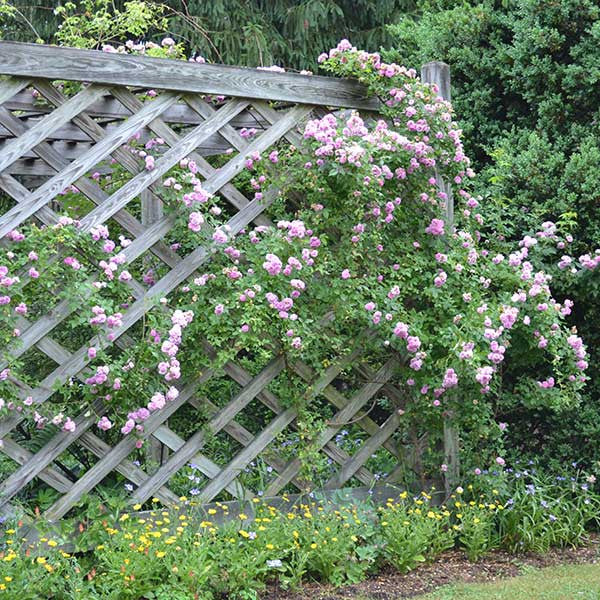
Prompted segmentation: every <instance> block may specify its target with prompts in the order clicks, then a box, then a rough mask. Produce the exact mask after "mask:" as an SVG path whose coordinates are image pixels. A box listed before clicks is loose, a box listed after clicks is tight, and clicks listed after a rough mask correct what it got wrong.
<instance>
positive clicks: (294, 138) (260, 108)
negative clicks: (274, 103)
mask: <svg viewBox="0 0 600 600" xmlns="http://www.w3.org/2000/svg"><path fill="white" fill-rule="evenodd" d="M253 106H254V108H255V109H256V110H257V112H258V114H259V115H261V116H262V117H263V118H264V119H265V120H266V121H267V122H268V123H271V124H274V123H277V121H278V120H279V118H280V117H279V115H278V112H277V111H276V110H275V109H273V108H271V107H270V106H269V104H268V103H267V102H254V103H253ZM285 138H286V139H287V140H288V141H289V142H290V143H291V144H292V146H294V147H296V148H301V147H302V136H301V135H300V134H299V133H298V132H297V131H288V132H287V133H286V134H285Z"/></svg>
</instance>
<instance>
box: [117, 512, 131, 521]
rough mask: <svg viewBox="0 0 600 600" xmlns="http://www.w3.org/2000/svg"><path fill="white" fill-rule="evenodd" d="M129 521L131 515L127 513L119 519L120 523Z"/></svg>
mask: <svg viewBox="0 0 600 600" xmlns="http://www.w3.org/2000/svg"><path fill="white" fill-rule="evenodd" d="M127 519H129V515H128V514H127V513H125V514H122V515H121V516H120V517H119V521H127Z"/></svg>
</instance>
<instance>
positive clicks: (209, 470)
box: [150, 425, 254, 500]
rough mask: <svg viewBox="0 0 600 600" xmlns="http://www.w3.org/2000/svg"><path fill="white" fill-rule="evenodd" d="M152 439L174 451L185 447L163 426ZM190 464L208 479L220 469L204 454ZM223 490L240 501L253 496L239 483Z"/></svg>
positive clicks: (198, 455) (172, 432) (195, 457)
mask: <svg viewBox="0 0 600 600" xmlns="http://www.w3.org/2000/svg"><path fill="white" fill-rule="evenodd" d="M152 437H153V438H156V439H157V440H160V442H161V443H162V444H164V445H165V446H167V447H169V448H170V449H171V450H174V451H177V450H179V448H181V447H182V446H184V445H185V440H183V439H181V438H180V437H179V436H178V435H177V434H176V433H175V432H174V431H172V430H171V429H169V428H168V427H166V426H165V425H161V426H160V427H159V428H158V429H157V430H156V431H155V432H154V434H153V435H152ZM150 439H152V438H150ZM190 462H191V463H193V464H195V465H196V466H197V467H198V469H199V470H200V471H201V472H202V473H204V475H206V476H207V477H208V478H210V479H213V478H214V477H217V476H218V475H219V473H220V472H221V467H219V465H217V464H216V463H214V462H213V461H212V460H210V458H208V457H207V456H205V455H204V454H200V453H199V454H196V456H194V457H192V459H191V461H190ZM224 489H226V490H227V491H228V492H229V493H230V494H231V495H232V496H233V497H234V498H238V499H240V500H248V499H250V498H253V497H254V494H253V493H252V492H251V491H250V490H249V489H248V488H246V487H244V486H243V485H242V484H241V483H240V482H239V481H230V482H229V483H228V484H227V485H226V486H225V488H224Z"/></svg>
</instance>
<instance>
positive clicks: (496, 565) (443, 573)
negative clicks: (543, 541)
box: [263, 535, 600, 600]
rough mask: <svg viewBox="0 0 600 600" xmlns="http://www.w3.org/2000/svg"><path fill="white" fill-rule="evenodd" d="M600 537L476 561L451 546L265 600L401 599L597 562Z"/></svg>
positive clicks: (269, 595) (274, 591) (268, 595)
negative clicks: (407, 567) (404, 563)
mask: <svg viewBox="0 0 600 600" xmlns="http://www.w3.org/2000/svg"><path fill="white" fill-rule="evenodd" d="M599 544H600V538H599V537H598V536H597V535H592V536H590V541H589V543H588V544H586V545H585V546H582V547H580V548H553V549H551V550H550V551H548V552H547V553H545V554H534V553H526V554H523V555H514V554H510V553H508V552H504V551H495V552H491V553H490V554H488V555H487V556H485V557H484V558H483V559H482V560H480V561H478V562H476V563H473V562H470V561H468V560H467V558H466V556H465V554H464V553H463V552H461V551H458V550H450V551H448V552H445V553H444V554H443V555H441V556H440V557H439V558H438V559H437V560H435V561H434V562H432V563H429V564H426V565H423V566H421V567H419V568H418V569H415V570H414V571H411V572H410V573H407V574H401V573H399V572H398V571H396V570H394V569H391V568H389V569H386V570H384V571H382V572H380V573H378V574H377V575H376V576H374V577H372V578H369V579H367V580H365V581H363V582H361V583H359V584H355V585H349V586H345V587H343V588H334V587H332V586H328V585H322V584H313V585H305V586H303V587H302V588H301V589H299V590H297V591H295V592H290V591H285V590H281V589H278V588H275V587H272V588H270V589H269V590H268V592H266V593H265V594H264V596H263V598H264V600H305V599H306V598H310V599H311V600H347V599H350V598H353V599H360V600H364V599H368V600H399V599H400V598H412V597H414V596H418V595H420V594H425V593H427V592H431V591H433V590H435V589H437V588H439V587H441V586H444V585H448V584H453V583H481V582H490V581H497V580H499V579H505V578H508V577H515V576H517V575H520V574H522V573H523V570H524V569H525V568H545V567H553V566H557V565H562V564H586V563H597V562H598V561H599V558H600V551H599V549H600V546H599Z"/></svg>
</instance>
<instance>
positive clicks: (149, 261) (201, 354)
mask: <svg viewBox="0 0 600 600" xmlns="http://www.w3.org/2000/svg"><path fill="white" fill-rule="evenodd" d="M164 48H165V53H166V54H167V55H169V53H170V52H171V50H170V49H171V48H173V44H172V41H171V40H168V39H167V40H165V43H164ZM0 49H1V50H2V52H1V56H2V59H1V60H0V73H2V74H5V75H7V76H9V77H8V78H7V79H5V80H4V81H3V82H2V86H1V87H0V104H2V107H1V108H0V127H1V129H0V132H1V135H2V136H3V137H4V141H3V143H2V147H1V152H0V187H1V188H2V190H3V191H4V193H5V194H6V202H5V207H6V208H5V210H4V213H3V214H2V216H0V238H2V242H3V244H2V249H1V250H0V257H1V258H0V277H1V278H0V286H1V287H0V292H1V293H0V320H1V322H2V329H1V333H0V335H1V336H2V351H1V364H0V380H1V381H0V397H1V400H0V411H1V415H2V420H1V421H0V437H1V438H2V440H3V444H2V446H1V447H0V449H1V450H2V452H3V453H4V454H5V455H6V457H7V459H6V461H5V462H4V463H2V468H3V470H4V473H3V481H2V482H1V483H0V504H1V505H2V506H6V505H7V504H8V503H9V502H11V501H13V499H15V498H17V499H21V500H22V501H31V502H32V503H33V504H38V505H39V504H42V509H43V510H44V515H45V517H46V518H48V519H49V520H56V519H58V518H60V517H63V516H64V515H67V514H68V513H69V511H71V509H73V508H74V507H75V506H76V505H77V504H78V503H79V502H80V501H81V500H82V498H84V497H85V495H86V494H88V493H91V492H93V491H94V490H96V491H101V490H102V489H106V488H107V487H108V488H111V489H118V490H120V491H122V493H124V494H126V495H127V498H128V501H129V502H131V503H132V504H140V505H141V504H143V503H145V502H147V501H149V500H150V499H151V498H153V497H157V498H159V499H160V500H162V501H163V502H166V503H169V502H174V501H176V499H177V498H178V496H180V495H182V494H185V495H191V496H194V497H196V499H197V500H198V501H199V502H209V501H211V500H213V499H215V498H229V497H237V498H242V499H248V498H252V497H253V496H254V495H257V494H259V495H260V494H265V495H277V494H280V493H283V492H287V491H292V490H300V491H303V492H304V491H308V490H312V489H316V488H326V489H337V488H340V487H342V486H344V485H360V484H362V485H367V486H372V485H374V484H376V483H377V482H378V481H387V482H401V483H403V484H407V483H410V482H411V481H412V480H414V479H415V478H421V479H424V478H426V477H430V476H432V475H435V474H437V473H439V471H440V470H441V471H444V469H445V468H446V466H445V465H444V464H443V458H442V457H441V456H440V454H439V452H438V449H439V448H438V441H439V440H440V439H441V436H442V424H443V422H444V420H446V421H448V420H449V419H451V420H452V424H453V426H455V427H457V428H458V430H459V431H461V432H462V436H463V443H466V440H481V439H482V438H483V439H484V440H487V445H488V453H489V454H490V455H491V456H492V457H493V458H495V459H496V460H497V462H498V463H499V464H502V463H503V459H502V453H501V440H500V434H501V427H499V426H498V424H497V423H495V422H494V419H493V416H494V415H493V398H494V396H495V394H496V393H497V392H498V390H500V389H501V387H502V386H503V385H507V384H508V383H507V382H506V381H505V380H504V379H503V366H504V365H505V364H506V363H507V362H509V361H515V362H517V363H519V364H522V365H523V366H524V367H525V366H527V367H530V368H529V369H527V370H525V369H524V370H523V375H522V376H521V377H520V378H517V379H516V380H513V379H511V381H510V385H513V386H515V389H518V390H522V393H523V394H527V397H528V398H529V400H530V401H535V402H539V403H540V404H543V405H549V406H561V405H564V404H565V403H569V402H573V401H574V400H575V399H576V398H577V395H578V391H579V390H580V388H581V387H582V385H583V384H584V382H585V375H584V371H585V368H586V366H587V365H586V362H585V356H586V353H585V348H584V346H583V342H582V340H581V339H580V338H579V337H578V336H577V335H576V333H575V332H573V331H570V330H569V329H568V328H567V327H566V326H565V324H564V317H565V315H568V314H569V312H570V310H571V304H572V303H571V302H569V301H568V300H567V301H565V302H563V303H559V302H557V301H556V300H555V299H554V298H553V297H552V294H551V290H550V286H549V278H548V276H546V274H544V273H543V272H536V271H535V270H534V269H533V266H532V263H531V262H529V259H530V255H532V254H533V253H535V252H537V251H539V249H541V248H543V246H544V244H546V243H548V242H551V243H555V242H556V239H557V235H558V234H557V231H556V228H555V226H554V225H553V224H551V223H545V224H543V225H542V226H541V227H540V231H539V232H538V234H537V236H536V237H527V238H525V239H524V240H522V241H521V242H520V244H519V245H518V246H516V247H515V249H514V251H513V252H512V253H511V254H510V255H509V256H503V255H500V254H497V253H495V252H494V251H493V247H490V246H489V245H488V244H487V242H486V240H485V239H482V238H481V236H480V234H479V232H478V228H479V226H480V224H481V215H480V214H479V213H478V199H477V198H475V197H473V196H472V195H471V194H470V193H469V191H468V189H469V184H468V180H469V179H470V178H471V177H473V176H474V174H473V172H472V171H471V169H470V167H469V159H468V158H467V157H466V156H465V154H464V152H463V147H462V142H461V132H460V131H459V130H458V129H457V126H456V124H455V123H454V120H453V114H452V108H451V106H450V104H449V102H447V101H445V100H443V98H441V97H440V96H439V93H438V89H437V88H436V87H435V86H432V85H429V84H425V83H422V82H420V81H419V79H418V77H417V75H416V73H415V72H414V71H413V70H407V69H405V68H403V67H400V66H398V65H394V64H385V63H383V62H382V61H381V59H380V57H379V56H378V55H377V54H367V53H365V52H360V51H358V50H357V49H356V48H353V47H352V46H351V44H350V43H348V42H346V41H342V42H340V44H339V45H338V47H337V48H335V49H333V50H331V51H330V53H329V54H325V55H322V56H321V57H320V59H319V61H320V62H321V64H322V65H323V67H324V68H325V69H327V70H328V71H329V72H331V73H332V74H334V75H336V76H341V77H342V78H343V79H335V78H323V77H313V76H304V75H289V74H285V73H273V72H268V71H265V70H262V71H261V70H244V69H236V68H231V67H223V66H216V65H206V64H197V63H196V62H194V64H191V63H186V62H183V61H168V60H164V59H156V58H149V57H139V56H137V57H136V56H133V55H132V54H135V53H136V52H139V51H141V50H142V49H143V48H141V47H140V46H139V45H138V46H136V45H133V44H128V45H126V46H123V47H122V48H118V49H115V52H114V53H113V52H109V53H98V52H95V51H82V50H70V49H65V48H52V47H47V46H33V45H25V44H16V43H9V42H1V43H0ZM171 54H172V55H173V56H175V57H176V56H178V52H177V51H173V52H171ZM348 78H352V79H348ZM357 79H358V81H356V80H357ZM343 109H346V110H343ZM357 110H360V111H362V113H360V114H359V112H357ZM442 180H444V181H446V182H450V183H452V185H453V187H454V195H455V197H456V199H457V200H456V203H457V206H456V216H455V221H456V223H455V224H452V223H449V222H448V220H447V216H446V215H447V210H446V208H447V206H446V204H447V201H448V196H447V192H446V191H443V190H447V189H448V188H447V187H440V185H439V184H440V181H442ZM542 251H543V250H542ZM531 372H534V373H536V377H535V378H533V377H531V376H529V375H527V373H531ZM469 443H472V442H469ZM40 482H43V484H45V485H47V486H49V487H50V488H52V490H53V491H44V492H43V494H42V495H40V489H41V488H40V485H41V484H40ZM43 489H44V490H46V488H45V487H44V488H43Z"/></svg>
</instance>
